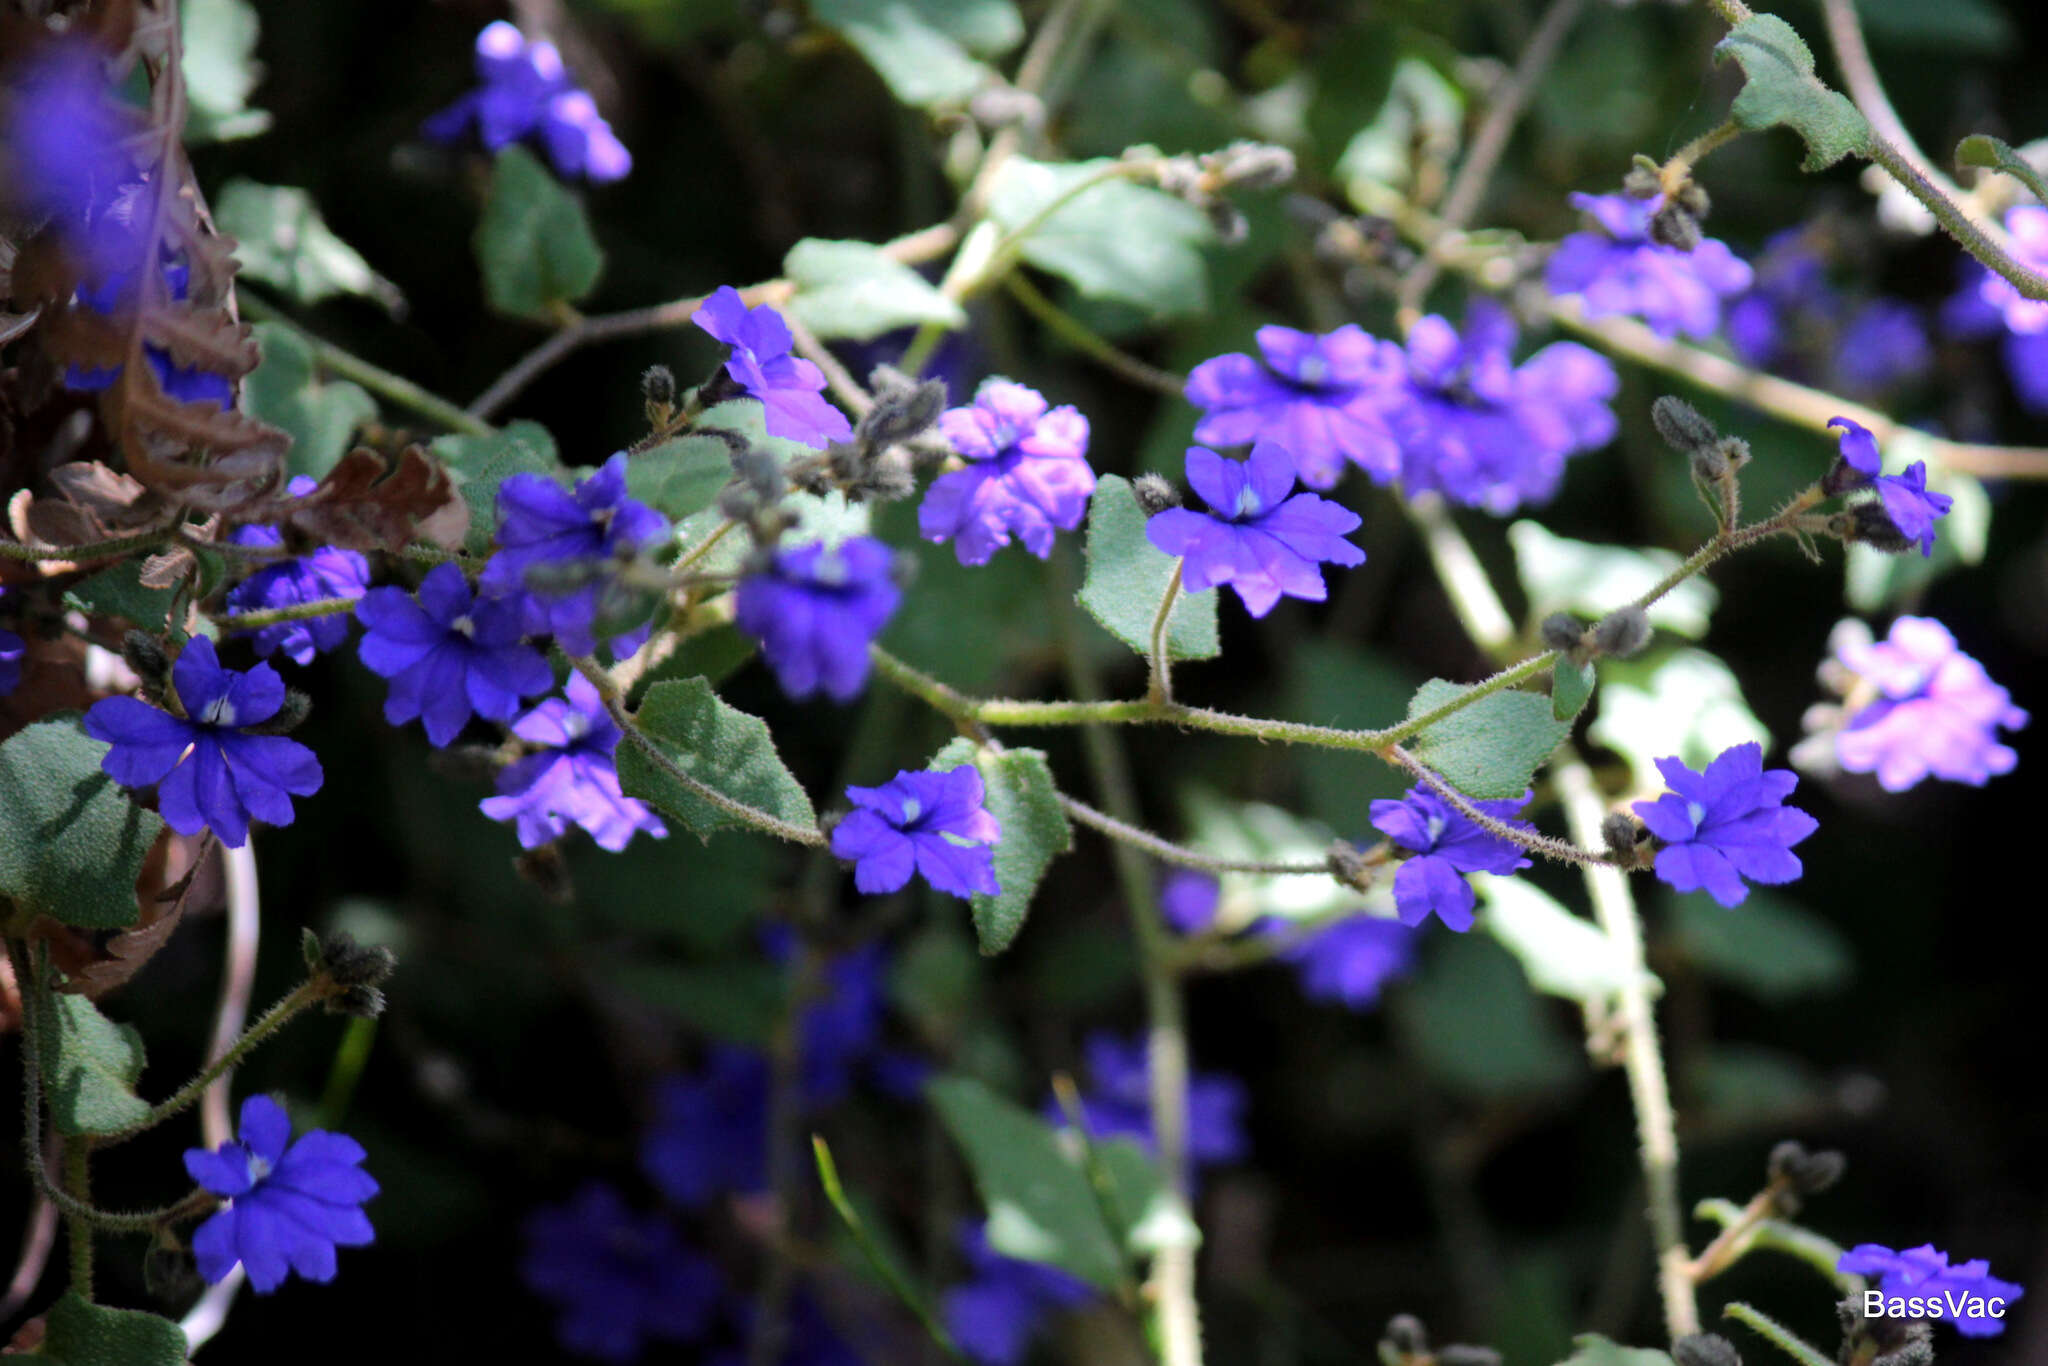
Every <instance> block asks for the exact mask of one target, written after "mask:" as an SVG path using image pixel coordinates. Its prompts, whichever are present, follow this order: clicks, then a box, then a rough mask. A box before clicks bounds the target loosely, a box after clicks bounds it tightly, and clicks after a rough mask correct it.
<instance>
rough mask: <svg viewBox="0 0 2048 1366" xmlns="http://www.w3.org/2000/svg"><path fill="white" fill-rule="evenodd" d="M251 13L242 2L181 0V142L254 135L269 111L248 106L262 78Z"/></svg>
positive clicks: (267, 121)
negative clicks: (182, 136) (182, 94)
mask: <svg viewBox="0 0 2048 1366" xmlns="http://www.w3.org/2000/svg"><path fill="white" fill-rule="evenodd" d="M256 30H257V22H256V11H255V10H254V9H253V8H252V7H251V6H250V5H249V4H248V3H247V0H185V5H184V22H183V29H182V36H183V44H184V52H185V102H186V117H185V142H186V143H187V144H188V145H191V144H196V143H201V142H226V141H228V140H229V139H232V138H248V137H254V136H256V134H258V133H261V132H264V131H265V130H267V129H268V128H269V127H270V115H269V114H267V113H265V112H264V111H263V110H261V109H251V108H250V107H249V96H250V94H251V92H253V91H254V90H255V89H256V85H257V82H258V81H260V80H261V79H262V74H261V72H262V69H261V67H260V66H258V64H257V62H256Z"/></svg>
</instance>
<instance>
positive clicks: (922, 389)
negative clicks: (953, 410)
mask: <svg viewBox="0 0 2048 1366" xmlns="http://www.w3.org/2000/svg"><path fill="white" fill-rule="evenodd" d="M877 374H878V375H879V374H880V372H879V371H878V372H877ZM945 410H946V382H945V381H944V380H942V379H928V380H925V381H924V382H923V383H921V384H912V383H908V382H902V383H899V384H895V385H891V384H887V383H882V384H876V385H875V406H874V407H872V408H870V409H868V411H867V416H865V417H863V418H862V419H861V420H860V428H859V430H858V431H857V432H856V433H855V435H854V441H855V442H856V443H858V444H859V445H862V446H865V447H868V448H871V449H879V448H881V447H883V446H894V445H897V444H899V443H901V442H905V441H909V440H910V439H912V438H913V437H917V436H922V435H923V434H924V433H925V432H927V431H929V430H931V427H932V424H933V423H935V422H937V421H938V420H939V414H940V413H942V412H944V411H945Z"/></svg>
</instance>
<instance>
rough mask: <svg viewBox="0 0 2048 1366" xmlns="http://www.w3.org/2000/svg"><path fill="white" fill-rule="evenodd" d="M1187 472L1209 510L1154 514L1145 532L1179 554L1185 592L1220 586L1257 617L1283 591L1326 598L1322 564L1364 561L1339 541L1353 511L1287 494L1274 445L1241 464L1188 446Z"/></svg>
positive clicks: (1287, 459) (1351, 525)
mask: <svg viewBox="0 0 2048 1366" xmlns="http://www.w3.org/2000/svg"><path fill="white" fill-rule="evenodd" d="M1187 473H1188V482H1189V483H1190V484H1193V485H1194V487H1195V492H1197V493H1199V494H1201V495H1202V499H1203V501H1204V502H1206V503H1208V505H1209V510H1208V511H1207V512H1195V511H1193V510H1192V509H1189V508H1167V509H1166V510H1165V511H1163V512H1158V513H1154V514H1153V516H1152V518H1151V519H1150V520H1149V521H1147V522H1146V523H1145V537H1146V539H1147V540H1149V541H1151V542H1152V544H1153V545H1155V546H1157V547H1158V548H1159V549H1161V550H1163V551H1165V552H1166V553H1167V554H1169V555H1174V556H1178V557H1180V558H1181V560H1182V561H1183V564H1182V567H1181V583H1182V586H1183V587H1185V588H1186V589H1187V590H1188V591H1189V592H1191V593H1199V592H1201V591H1202V590H1203V589H1205V588H1214V587H1215V586H1216V585H1217V584H1219V583H1227V584H1229V585H1230V586H1231V587H1232V588H1234V589H1236V590H1237V595H1238V597H1240V598H1242V599H1243V600H1244V605H1245V610H1246V611H1248V612H1250V613H1251V614H1252V615H1253V616H1255V617H1263V616H1265V615H1266V613H1268V612H1270V611H1272V610H1273V605H1274V604H1275V603H1277V602H1279V601H1280V599H1281V597H1282V596H1283V595H1284V596H1286V597H1291V598H1305V599H1307V600H1308V601H1310V602H1321V601H1322V600H1323V599H1324V598H1325V597H1327V596H1328V595H1329V590H1328V589H1327V588H1326V587H1325V586H1324V584H1323V571H1322V568H1321V566H1322V565H1323V564H1325V563H1328V564H1335V565H1340V566H1351V565H1359V564H1364V563H1365V552H1364V551H1363V550H1360V549H1359V548H1358V547H1357V546H1355V545H1353V544H1351V542H1349V541H1347V540H1345V539H1344V537H1345V536H1346V535H1348V534H1350V533H1351V532H1353V531H1356V530H1357V529H1358V514H1357V513H1355V512H1352V511H1351V510H1350V509H1349V508H1345V507H1340V506H1338V505H1337V504H1336V503H1333V502H1331V501H1330V500H1329V499H1327V498H1318V497H1317V496H1316V495H1315V494H1313V493H1295V494H1294V495H1293V496H1292V497H1289V496H1288V495H1289V494H1290V493H1292V492H1293V489H1294V473H1295V472H1294V460H1293V457H1292V456H1290V455H1289V454H1288V452H1287V451H1286V450H1284V449H1283V448H1281V447H1280V446H1277V445H1275V444H1273V443H1272V442H1270V441H1262V442H1260V443H1259V444H1258V445H1256V446H1254V447H1252V453H1251V457H1250V458H1249V459H1248V460H1243V461H1238V460H1226V459H1224V458H1223V457H1222V456H1220V455H1218V454H1216V452H1214V451H1212V450H1209V449H1207V448H1206V447H1203V446H1191V447H1189V448H1188V462H1187Z"/></svg>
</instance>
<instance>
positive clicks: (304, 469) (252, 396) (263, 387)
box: [242, 323, 377, 479]
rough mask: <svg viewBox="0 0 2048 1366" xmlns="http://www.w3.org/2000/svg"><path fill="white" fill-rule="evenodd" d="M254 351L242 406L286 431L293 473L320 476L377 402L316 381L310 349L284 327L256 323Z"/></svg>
mask: <svg viewBox="0 0 2048 1366" xmlns="http://www.w3.org/2000/svg"><path fill="white" fill-rule="evenodd" d="M256 347H257V350H258V351H260V352H261V353H262V356H263V359H262V362H261V363H260V364H258V365H257V367H256V368H255V369H254V370H252V371H250V373H249V377H248V378H247V379H246V380H244V381H243V382H242V407H243V408H244V409H245V410H246V411H247V412H248V414H249V416H251V417H253V418H256V419H257V420H258V421H261V422H268V423H269V424H270V425H271V426H273V427H281V428H283V429H284V430H285V431H287V432H289V433H291V438H292V449H291V455H290V457H289V464H290V468H291V472H292V473H293V474H303V475H306V476H308V477H310V478H313V479H320V478H323V477H325V475H326V474H327V472H328V471H329V470H331V469H333V468H334V464H335V462H336V461H337V460H339V459H341V456H342V452H344V451H346V450H347V449H348V448H349V443H350V442H351V441H352V440H353V439H354V437H355V433H356V428H358V427H360V426H362V425H363V424H364V423H365V422H368V421H369V420H370V419H371V418H373V417H375V416H376V415H377V400H376V399H374V398H371V397H370V395H369V393H368V392H367V391H366V390H365V389H363V387H362V386H361V385H358V384H352V383H350V382H349V381H348V380H345V379H334V380H323V379H321V378H319V377H318V375H316V374H315V373H314V367H313V352H312V349H311V348H310V347H308V346H307V345H306V344H305V343H304V342H302V341H300V340H299V338H298V337H297V336H296V335H294V334H293V333H292V332H291V331H290V329H288V328H283V327H278V326H276V325H274V324H271V323H258V324H256Z"/></svg>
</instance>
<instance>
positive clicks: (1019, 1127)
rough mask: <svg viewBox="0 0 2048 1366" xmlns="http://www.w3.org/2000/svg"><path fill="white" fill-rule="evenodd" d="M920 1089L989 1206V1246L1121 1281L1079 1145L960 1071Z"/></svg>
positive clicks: (1098, 1282) (1104, 1282) (1117, 1256)
mask: <svg viewBox="0 0 2048 1366" xmlns="http://www.w3.org/2000/svg"><path fill="white" fill-rule="evenodd" d="M925 1093H926V1095H928V1096H929V1097H930V1098H931V1102H932V1108H933V1109H935V1110H937V1111H938V1113H939V1118H940V1120H941V1121H943V1122H944V1124H945V1126H946V1131H947V1132H948V1133H950V1134H952V1136H953V1141H954V1142H955V1143H957V1144H959V1145H960V1150H961V1151H962V1152H963V1153H964V1154H965V1155H966V1157H967V1165H968V1167H969V1169H971V1170H972V1171H973V1173H974V1185H975V1188H976V1189H977V1190H979V1191H980V1192H981V1198H982V1202H983V1204H985V1205H986V1206H987V1207H988V1241H989V1246H991V1247H993V1248H994V1249H995V1250H996V1251H998V1252H1000V1253H1003V1254H1004V1255H1005V1256H1009V1257H1016V1258H1019V1259H1021V1260H1023V1261H1027V1262H1043V1263H1045V1264H1047V1265H1049V1266H1056V1267H1059V1268H1060V1269H1061V1270H1063V1271H1067V1272H1071V1273H1072V1274H1073V1275H1076V1276H1079V1277H1080V1278H1081V1279H1082V1280H1084V1281H1087V1282H1088V1283H1089V1284H1091V1285H1095V1286H1099V1287H1100V1288H1102V1289H1104V1290H1111V1289H1114V1288H1116V1286H1117V1285H1119V1284H1120V1283H1121V1282H1122V1280H1123V1278H1124V1259H1123V1256H1122V1254H1121V1253H1120V1252H1119V1251H1118V1247H1117V1237H1116V1235H1115V1234H1114V1233H1113V1232H1112V1231H1111V1229H1110V1228H1109V1226H1108V1225H1107V1224H1105V1223H1104V1222H1103V1217H1102V1208H1101V1205H1100V1203H1099V1202H1098V1201H1097V1200H1096V1197H1095V1192H1094V1191H1093V1190H1092V1189H1091V1188H1090V1187H1089V1184H1088V1177H1087V1175H1086V1174H1085V1173H1084V1172H1083V1171H1082V1169H1081V1165H1080V1163H1079V1161H1078V1160H1077V1158H1078V1154H1077V1151H1076V1150H1077V1148H1078V1144H1076V1143H1070V1142H1067V1141H1064V1140H1063V1139H1062V1138H1061V1136H1060V1135H1058V1134H1056V1133H1055V1132H1054V1131H1053V1129H1052V1127H1051V1126H1050V1125H1048V1124H1047V1123H1046V1122H1045V1121H1044V1120H1042V1119H1040V1118H1039V1117H1038V1116H1037V1115H1034V1114H1032V1113H1031V1112H1030V1111H1029V1110H1025V1109H1023V1108H1021V1107H1019V1106H1017V1105H1014V1104H1012V1103H1011V1102H1009V1101H1007V1100H1004V1099H1003V1098H1002V1097H1001V1096H999V1095H997V1094H996V1093H995V1092H993V1091H991V1090H989V1089H988V1088H987V1087H986V1086H983V1085H982V1084H981V1083H980V1082H978V1081H974V1080H971V1079H969V1078H967V1077H958V1076H948V1077H940V1078H938V1079H937V1080H935V1081H932V1082H930V1083H928V1084H927V1085H926V1087H925Z"/></svg>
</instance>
